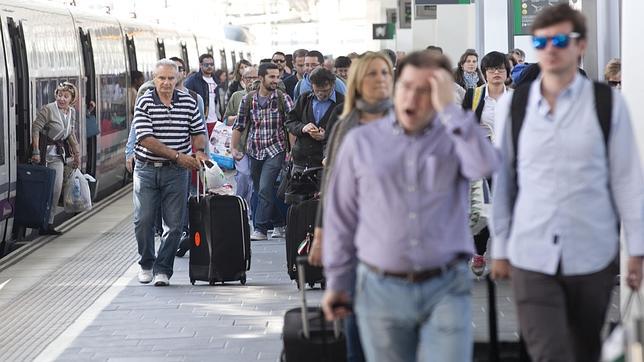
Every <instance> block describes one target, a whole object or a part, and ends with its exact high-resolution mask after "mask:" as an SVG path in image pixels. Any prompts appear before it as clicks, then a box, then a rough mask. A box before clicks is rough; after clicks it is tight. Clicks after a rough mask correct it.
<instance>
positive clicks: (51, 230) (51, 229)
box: [38, 225, 63, 236]
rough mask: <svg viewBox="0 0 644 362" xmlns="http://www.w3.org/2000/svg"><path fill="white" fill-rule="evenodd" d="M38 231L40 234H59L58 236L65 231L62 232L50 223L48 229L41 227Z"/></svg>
mask: <svg viewBox="0 0 644 362" xmlns="http://www.w3.org/2000/svg"><path fill="white" fill-rule="evenodd" d="M38 233H39V234H40V235H57V236H58V235H63V233H62V232H60V231H58V230H56V229H54V227H53V226H52V225H49V227H48V228H47V229H40V230H39V231H38Z"/></svg>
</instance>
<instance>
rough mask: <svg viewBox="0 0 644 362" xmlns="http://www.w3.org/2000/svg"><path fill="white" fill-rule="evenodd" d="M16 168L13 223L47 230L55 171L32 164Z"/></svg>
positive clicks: (51, 206)
mask: <svg viewBox="0 0 644 362" xmlns="http://www.w3.org/2000/svg"><path fill="white" fill-rule="evenodd" d="M17 168H18V180H17V183H16V212H15V214H14V222H15V223H16V224H18V225H21V226H24V227H28V228H34V229H47V227H48V226H49V214H50V213H51V210H52V208H53V205H52V203H51V198H52V196H53V194H54V183H55V181H56V171H55V170H53V169H50V168H47V167H45V166H40V165H32V164H24V165H18V167H17Z"/></svg>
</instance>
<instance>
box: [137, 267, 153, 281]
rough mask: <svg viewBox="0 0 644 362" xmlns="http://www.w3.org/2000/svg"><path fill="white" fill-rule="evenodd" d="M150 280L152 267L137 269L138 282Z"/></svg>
mask: <svg viewBox="0 0 644 362" xmlns="http://www.w3.org/2000/svg"><path fill="white" fill-rule="evenodd" d="M151 281H152V269H141V270H139V283H143V284H148V283H149V282H151Z"/></svg>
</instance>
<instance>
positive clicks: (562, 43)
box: [532, 31, 580, 49]
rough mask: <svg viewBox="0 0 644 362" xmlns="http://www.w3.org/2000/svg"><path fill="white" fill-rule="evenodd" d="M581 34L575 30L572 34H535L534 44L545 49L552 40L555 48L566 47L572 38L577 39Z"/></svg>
mask: <svg viewBox="0 0 644 362" xmlns="http://www.w3.org/2000/svg"><path fill="white" fill-rule="evenodd" d="M579 36H580V35H579V33H577V32H574V31H573V32H572V33H570V34H556V35H555V36H533V37H532V46H534V48H535V49H545V48H546V46H547V45H548V41H549V40H550V41H552V46H554V47H555V48H559V49H564V48H567V47H568V44H570V39H577V38H579Z"/></svg>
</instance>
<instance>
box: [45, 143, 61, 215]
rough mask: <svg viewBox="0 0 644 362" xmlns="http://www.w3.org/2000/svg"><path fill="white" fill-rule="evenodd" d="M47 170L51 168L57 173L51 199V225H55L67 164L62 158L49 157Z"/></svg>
mask: <svg viewBox="0 0 644 362" xmlns="http://www.w3.org/2000/svg"><path fill="white" fill-rule="evenodd" d="M46 157H47V159H46V160H47V162H46V163H45V164H46V165H47V168H50V169H52V170H54V171H56V181H55V182H54V194H53V195H52V199H51V212H50V214H49V224H50V225H51V224H53V223H54V216H56V211H57V209H58V200H60V193H61V192H62V190H63V178H64V177H63V176H64V172H65V164H63V160H62V159H61V158H60V157H55V156H50V155H47V156H46Z"/></svg>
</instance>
